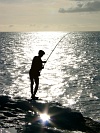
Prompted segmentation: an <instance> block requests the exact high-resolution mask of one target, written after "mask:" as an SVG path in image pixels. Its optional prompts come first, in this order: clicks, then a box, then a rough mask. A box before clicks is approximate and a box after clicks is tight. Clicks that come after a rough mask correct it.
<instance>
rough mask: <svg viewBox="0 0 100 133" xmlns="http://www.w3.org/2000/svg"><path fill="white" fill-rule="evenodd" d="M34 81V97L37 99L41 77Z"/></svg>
mask: <svg viewBox="0 0 100 133" xmlns="http://www.w3.org/2000/svg"><path fill="white" fill-rule="evenodd" d="M34 81H35V89H34V94H33V95H34V97H35V95H36V93H37V90H38V86H39V77H36V78H35V79H34Z"/></svg>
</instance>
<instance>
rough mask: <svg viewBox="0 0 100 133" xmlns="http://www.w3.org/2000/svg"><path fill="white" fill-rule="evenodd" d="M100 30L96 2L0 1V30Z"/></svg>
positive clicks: (82, 0) (79, 0) (99, 12)
mask: <svg viewBox="0 0 100 133" xmlns="http://www.w3.org/2000/svg"><path fill="white" fill-rule="evenodd" d="M80 30H81V31H97V30H98V31H100V0H0V31H80Z"/></svg>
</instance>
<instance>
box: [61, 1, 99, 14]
mask: <svg viewBox="0 0 100 133" xmlns="http://www.w3.org/2000/svg"><path fill="white" fill-rule="evenodd" d="M76 1H77V0H76ZM97 11H100V1H89V2H86V1H84V2H79V1H78V2H77V4H76V6H75V7H71V8H68V9H64V8H60V9H59V12H60V13H74V12H97Z"/></svg>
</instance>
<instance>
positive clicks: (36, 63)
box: [29, 50, 46, 99]
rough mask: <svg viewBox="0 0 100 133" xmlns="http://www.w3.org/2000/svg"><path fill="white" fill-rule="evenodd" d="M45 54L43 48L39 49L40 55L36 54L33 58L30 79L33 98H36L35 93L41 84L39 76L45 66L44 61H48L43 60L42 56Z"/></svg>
mask: <svg viewBox="0 0 100 133" xmlns="http://www.w3.org/2000/svg"><path fill="white" fill-rule="evenodd" d="M44 54H45V52H44V51H43V50H39V52H38V56H35V57H34V58H33V60H32V65H31V69H30V71H29V76H30V81H31V98H32V99H36V97H35V95H36V93H37V90H38V86H39V76H40V72H41V70H42V69H43V68H44V65H43V63H46V61H42V60H41V57H42V56H43V55H44ZM34 82H35V88H34V92H33V85H34Z"/></svg>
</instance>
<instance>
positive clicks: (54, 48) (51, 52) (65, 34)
mask: <svg viewBox="0 0 100 133" xmlns="http://www.w3.org/2000/svg"><path fill="white" fill-rule="evenodd" d="M66 35H67V34H65V35H64V36H63V37H62V38H61V39H60V40H59V42H58V43H57V44H56V45H55V47H54V48H53V50H52V51H51V53H50V55H49V56H48V58H47V60H46V63H47V61H48V60H49V58H50V56H51V55H52V53H53V52H54V50H55V49H56V47H57V45H58V44H59V43H60V42H61V41H62V40H63V38H64V37H65V36H66ZM46 63H45V64H46ZM45 64H44V65H45Z"/></svg>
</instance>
